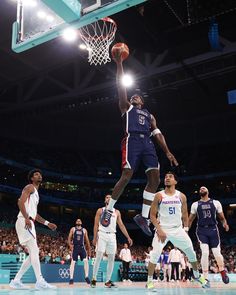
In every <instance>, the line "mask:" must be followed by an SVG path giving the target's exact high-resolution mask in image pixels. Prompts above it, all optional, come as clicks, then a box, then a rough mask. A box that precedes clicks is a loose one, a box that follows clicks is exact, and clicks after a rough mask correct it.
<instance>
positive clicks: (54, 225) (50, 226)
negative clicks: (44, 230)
mask: <svg viewBox="0 0 236 295" xmlns="http://www.w3.org/2000/svg"><path fill="white" fill-rule="evenodd" d="M48 227H49V228H50V229H51V230H56V229H57V225H56V224H54V223H51V222H49V224H48Z"/></svg>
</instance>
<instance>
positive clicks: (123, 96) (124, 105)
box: [113, 52, 130, 114]
mask: <svg viewBox="0 0 236 295" xmlns="http://www.w3.org/2000/svg"><path fill="white" fill-rule="evenodd" d="M113 59H114V61H115V62H116V66H117V71H116V85H117V90H118V96H119V107H120V111H121V113H122V114H123V113H125V112H126V111H127V110H128V109H129V107H130V102H129V101H128V97H127V91H126V88H125V87H124V86H123V85H122V82H121V80H122V77H123V75H124V70H123V63H122V60H121V52H120V53H117V54H116V56H115V57H114V58H113Z"/></svg>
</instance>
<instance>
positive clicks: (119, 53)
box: [113, 49, 122, 64]
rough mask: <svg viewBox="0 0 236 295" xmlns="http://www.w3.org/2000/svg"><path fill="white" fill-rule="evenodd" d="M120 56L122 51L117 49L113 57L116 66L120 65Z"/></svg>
mask: <svg viewBox="0 0 236 295" xmlns="http://www.w3.org/2000/svg"><path fill="white" fill-rule="evenodd" d="M121 55H122V51H121V50H118V49H117V50H116V53H115V54H114V56H113V60H114V62H116V63H117V64H120V63H122V58H121Z"/></svg>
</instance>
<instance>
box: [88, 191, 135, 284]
mask: <svg viewBox="0 0 236 295" xmlns="http://www.w3.org/2000/svg"><path fill="white" fill-rule="evenodd" d="M110 198H111V195H106V196H105V204H106V207H107V205H108V203H109V201H110ZM106 207H103V208H99V209H98V210H97V213H96V216H95V220H94V228H93V245H94V246H96V259H95V262H94V266H93V279H92V281H91V287H92V288H95V287H96V280H97V273H98V269H99V265H100V262H101V260H102V257H103V254H104V253H106V254H107V256H108V263H107V277H106V282H105V287H108V288H111V287H116V285H115V284H114V283H113V282H112V281H111V275H112V271H113V267H114V260H115V254H116V249H117V244H116V225H117V224H118V225H119V228H120V230H121V231H122V233H123V234H124V236H125V237H126V238H127V240H128V243H129V245H130V246H132V244H133V241H132V240H131V238H130V236H129V234H128V232H127V230H126V227H125V225H124V223H123V221H122V219H121V214H120V211H119V210H117V209H113V212H112V216H111V220H110V224H109V225H108V226H106V227H104V226H103V225H102V224H101V216H102V213H103V211H104V210H105V209H106Z"/></svg>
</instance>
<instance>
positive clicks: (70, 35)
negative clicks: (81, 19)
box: [63, 28, 78, 42]
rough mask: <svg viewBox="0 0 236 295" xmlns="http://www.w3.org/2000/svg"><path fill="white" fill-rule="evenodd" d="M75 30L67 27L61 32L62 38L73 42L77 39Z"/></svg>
mask: <svg viewBox="0 0 236 295" xmlns="http://www.w3.org/2000/svg"><path fill="white" fill-rule="evenodd" d="M77 36H78V34H77V30H75V29H73V28H67V29H65V30H64V32H63V38H64V39H65V40H66V41H68V42H73V41H75V40H76V39H77Z"/></svg>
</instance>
